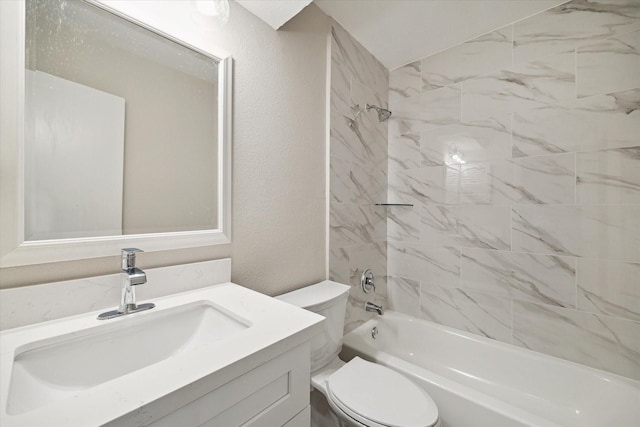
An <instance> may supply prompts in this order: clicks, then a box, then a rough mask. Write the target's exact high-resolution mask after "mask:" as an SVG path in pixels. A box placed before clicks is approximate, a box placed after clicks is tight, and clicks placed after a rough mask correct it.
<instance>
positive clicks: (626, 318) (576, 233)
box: [343, 0, 640, 379]
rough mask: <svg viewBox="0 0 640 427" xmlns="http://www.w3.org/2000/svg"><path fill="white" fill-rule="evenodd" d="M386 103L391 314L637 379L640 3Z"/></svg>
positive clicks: (520, 25)
mask: <svg viewBox="0 0 640 427" xmlns="http://www.w3.org/2000/svg"><path fill="white" fill-rule="evenodd" d="M389 101H390V109H391V110H392V111H393V116H392V117H391V119H390V123H389V128H388V131H389V149H388V170H387V173H388V186H389V187H388V200H389V202H402V203H412V204H413V205H414V206H413V208H406V207H403V208H388V213H387V225H386V233H387V240H388V243H387V270H388V271H387V274H388V279H387V295H388V302H389V304H390V306H391V308H393V309H396V310H399V311H402V312H405V313H408V314H411V315H417V316H420V317H423V318H426V319H430V320H433V321H436V322H440V323H443V324H445V325H449V326H452V327H456V328H460V329H463V330H466V331H470V332H473V333H476V334H480V335H483V336H486V337H489V338H493V339H497V340H500V341H504V342H508V343H512V344H515V345H519V346H522V347H525V348H528V349H531V350H534V351H539V352H543V353H546V354H550V355H553V356H557V357H561V358H565V359H568V360H571V361H575V362H578V363H582V364H586V365H589V366H593V367H596V368H599V369H605V370H608V371H611V372H614V373H617V374H620V375H624V376H627V377H631V378H636V379H640V2H638V1H637V0H574V1H570V2H567V3H565V4H563V5H561V6H558V7H555V8H553V9H550V10H548V11H545V12H542V13H540V14H537V15H535V16H532V17H529V18H527V19H525V20H522V21H518V22H515V23H513V24H512V25H509V26H506V27H504V28H500V29H498V30H496V31H493V32H491V33H488V34H486V35H483V36H481V37H478V38H477V39H475V40H471V41H469V42H466V43H464V44H461V45H458V46H455V47H453V48H451V49H449V50H446V51H444V52H440V53H438V54H435V55H433V56H430V57H427V58H424V59H422V60H419V61H416V62H413V63H411V64H408V65H406V66H404V67H401V68H399V69H397V70H394V71H391V72H390V73H389ZM371 188H375V186H374V185H372V186H371ZM361 215H362V216H364V214H361ZM370 228H371V230H372V233H375V232H380V233H382V232H383V231H382V230H383V228H382V227H380V228H377V227H370ZM373 230H375V232H374V231H373ZM343 240H346V238H345V239H343ZM346 264H348V263H345V268H346Z"/></svg>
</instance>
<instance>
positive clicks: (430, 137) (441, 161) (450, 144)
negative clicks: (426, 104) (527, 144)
mask: <svg viewBox="0 0 640 427" xmlns="http://www.w3.org/2000/svg"><path fill="white" fill-rule="evenodd" d="M420 151H421V155H422V166H439V165H450V164H455V163H457V162H456V160H454V159H452V157H453V156H455V155H456V154H457V155H458V156H460V158H461V159H463V160H464V161H465V162H467V163H473V162H482V161H485V160H500V159H509V158H511V129H510V128H501V127H492V126H487V125H483V124H454V125H449V126H440V127H437V128H435V129H432V130H427V131H424V132H422V133H421V134H420Z"/></svg>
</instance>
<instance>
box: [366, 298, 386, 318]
mask: <svg viewBox="0 0 640 427" xmlns="http://www.w3.org/2000/svg"><path fill="white" fill-rule="evenodd" d="M364 309H365V310H366V311H375V312H376V313H378V314H379V315H380V316H382V315H383V314H384V310H383V309H382V306H381V305H378V304H374V303H372V302H369V301H367V302H365V303H364Z"/></svg>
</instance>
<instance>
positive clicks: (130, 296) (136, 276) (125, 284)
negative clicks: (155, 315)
mask: <svg viewBox="0 0 640 427" xmlns="http://www.w3.org/2000/svg"><path fill="white" fill-rule="evenodd" d="M139 252H144V251H142V250H141V249H137V248H125V249H123V250H122V253H121V262H122V271H121V273H120V276H121V277H122V297H121V298H120V306H119V307H118V309H117V310H111V311H107V312H105V313H102V314H101V315H99V316H98V319H99V320H105V319H112V318H114V317H120V316H124V315H125V314H131V313H137V312H138V311H145V310H149V309H152V308H153V307H155V306H156V305H155V304H153V303H146V304H140V305H137V304H136V293H135V290H134V288H133V286H138V285H143V284H145V283H147V274H146V273H145V272H144V271H142V270H140V269H139V268H137V267H136V254H137V253H139Z"/></svg>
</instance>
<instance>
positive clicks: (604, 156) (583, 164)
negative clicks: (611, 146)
mask: <svg viewBox="0 0 640 427" xmlns="http://www.w3.org/2000/svg"><path fill="white" fill-rule="evenodd" d="M638 140H639V141H640V136H639V138H638ZM576 168H577V170H576V173H577V176H576V181H577V184H576V185H577V188H576V190H577V193H576V196H577V199H578V203H580V204H592V203H611V204H614V203H635V204H640V146H638V147H629V148H618V149H615V150H604V151H592V152H587V153H577V154H576Z"/></svg>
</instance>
